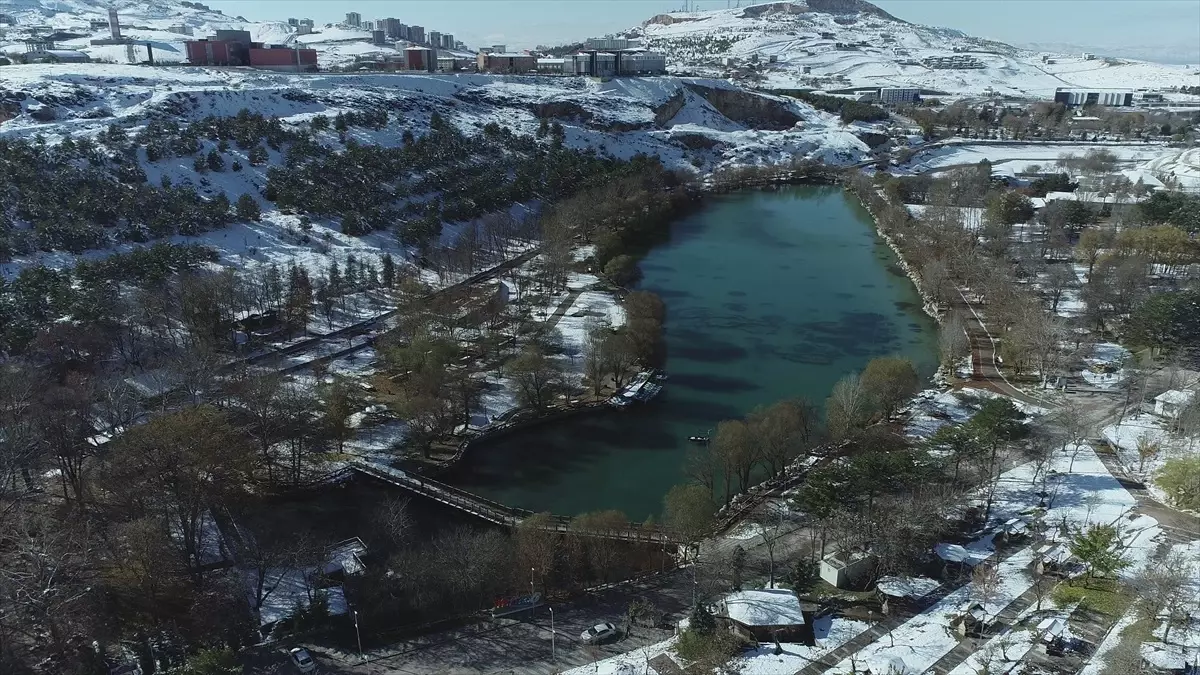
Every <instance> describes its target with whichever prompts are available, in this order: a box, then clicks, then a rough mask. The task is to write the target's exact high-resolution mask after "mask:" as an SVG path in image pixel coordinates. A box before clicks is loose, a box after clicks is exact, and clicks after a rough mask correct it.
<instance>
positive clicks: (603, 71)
mask: <svg viewBox="0 0 1200 675" xmlns="http://www.w3.org/2000/svg"><path fill="white" fill-rule="evenodd" d="M571 73H572V74H574V75H591V76H592V77H612V76H614V75H616V74H617V55H616V54H614V53H612V52H583V53H579V54H572V55H571Z"/></svg>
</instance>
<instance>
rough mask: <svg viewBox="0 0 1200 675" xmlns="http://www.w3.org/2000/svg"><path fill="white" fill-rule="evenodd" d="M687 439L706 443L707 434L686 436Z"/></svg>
mask: <svg viewBox="0 0 1200 675" xmlns="http://www.w3.org/2000/svg"><path fill="white" fill-rule="evenodd" d="M688 440H689V441H691V442H693V443H707V442H708V436H688Z"/></svg>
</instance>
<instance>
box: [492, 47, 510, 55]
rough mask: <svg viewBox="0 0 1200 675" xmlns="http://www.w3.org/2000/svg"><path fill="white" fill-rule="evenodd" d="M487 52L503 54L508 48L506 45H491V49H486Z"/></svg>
mask: <svg viewBox="0 0 1200 675" xmlns="http://www.w3.org/2000/svg"><path fill="white" fill-rule="evenodd" d="M488 50H489V51H492V52H500V53H502V54H503V53H504V52H507V51H508V47H507V46H506V45H492V46H491V47H488Z"/></svg>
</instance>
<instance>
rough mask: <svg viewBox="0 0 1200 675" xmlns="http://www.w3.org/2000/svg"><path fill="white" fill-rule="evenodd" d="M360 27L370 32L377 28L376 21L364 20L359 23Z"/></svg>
mask: <svg viewBox="0 0 1200 675" xmlns="http://www.w3.org/2000/svg"><path fill="white" fill-rule="evenodd" d="M358 27H359V28H361V29H363V30H365V31H367V32H370V31H373V30H375V22H374V21H364V22H362V23H361V24H359V26H358Z"/></svg>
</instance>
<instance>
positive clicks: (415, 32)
mask: <svg viewBox="0 0 1200 675" xmlns="http://www.w3.org/2000/svg"><path fill="white" fill-rule="evenodd" d="M408 41H409V42H416V43H417V44H425V27H424V26H409V27H408Z"/></svg>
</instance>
